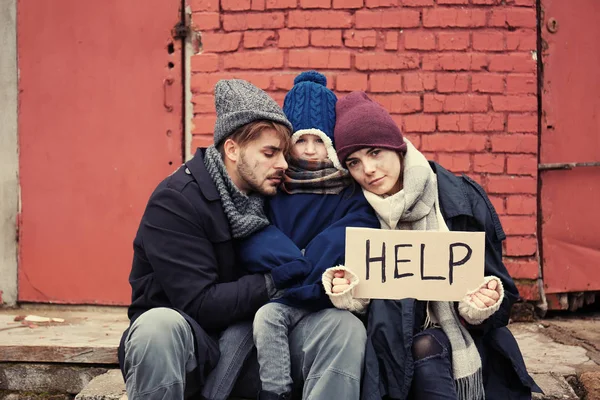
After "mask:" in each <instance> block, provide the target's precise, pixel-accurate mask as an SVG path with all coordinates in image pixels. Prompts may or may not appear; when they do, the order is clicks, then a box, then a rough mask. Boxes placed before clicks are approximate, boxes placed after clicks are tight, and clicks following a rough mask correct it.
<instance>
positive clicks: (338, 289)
mask: <svg viewBox="0 0 600 400" xmlns="http://www.w3.org/2000/svg"><path fill="white" fill-rule="evenodd" d="M345 275H346V273H345V272H344V271H335V272H334V273H333V280H332V281H331V285H332V287H331V292H332V293H342V292H343V291H345V290H347V289H348V288H349V287H350V280H348V279H346V278H345Z"/></svg>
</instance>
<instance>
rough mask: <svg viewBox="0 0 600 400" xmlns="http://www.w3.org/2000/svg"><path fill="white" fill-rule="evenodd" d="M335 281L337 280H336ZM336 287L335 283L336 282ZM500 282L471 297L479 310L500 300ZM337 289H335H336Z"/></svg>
mask: <svg viewBox="0 0 600 400" xmlns="http://www.w3.org/2000/svg"><path fill="white" fill-rule="evenodd" d="M334 281H335V280H334ZM334 285H335V282H334ZM497 288H498V282H497V281H495V280H491V281H489V282H488V284H487V286H483V287H482V288H480V289H479V290H478V291H476V292H475V293H473V294H471V295H470V299H471V301H472V302H473V304H475V305H476V306H477V307H479V308H487V307H491V306H493V305H494V304H496V303H497V302H498V300H499V299H500V293H498V291H497V290H496V289H497ZM334 289H335V287H334Z"/></svg>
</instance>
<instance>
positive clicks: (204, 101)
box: [192, 94, 215, 114]
mask: <svg viewBox="0 0 600 400" xmlns="http://www.w3.org/2000/svg"><path fill="white" fill-rule="evenodd" d="M192 103H193V104H194V114H208V113H210V114H214V113H215V98H214V96H213V95H209V94H197V95H195V96H193V97H192Z"/></svg>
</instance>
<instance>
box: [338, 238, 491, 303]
mask: <svg viewBox="0 0 600 400" xmlns="http://www.w3.org/2000/svg"><path fill="white" fill-rule="evenodd" d="M484 262H485V233H484V232H430V231H402V230H387V229H368V228H347V229H346V267H347V268H349V269H351V270H352V272H354V273H355V274H356V275H357V276H358V277H359V279H360V283H359V284H358V285H357V286H356V287H355V288H354V297H356V298H368V299H405V298H415V299H419V300H440V301H458V300H461V299H462V298H463V297H464V296H465V294H466V293H467V291H469V290H473V289H475V288H477V287H478V286H479V285H481V283H482V282H483V270H484Z"/></svg>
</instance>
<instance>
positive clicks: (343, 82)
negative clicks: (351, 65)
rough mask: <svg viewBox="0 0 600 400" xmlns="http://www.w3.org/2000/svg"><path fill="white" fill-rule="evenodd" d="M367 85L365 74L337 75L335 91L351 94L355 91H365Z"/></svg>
mask: <svg viewBox="0 0 600 400" xmlns="http://www.w3.org/2000/svg"><path fill="white" fill-rule="evenodd" d="M367 85H368V76H367V74H357V73H347V74H338V75H337V78H336V82H335V89H336V90H337V91H340V92H352V91H355V90H362V91H366V90H367Z"/></svg>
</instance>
